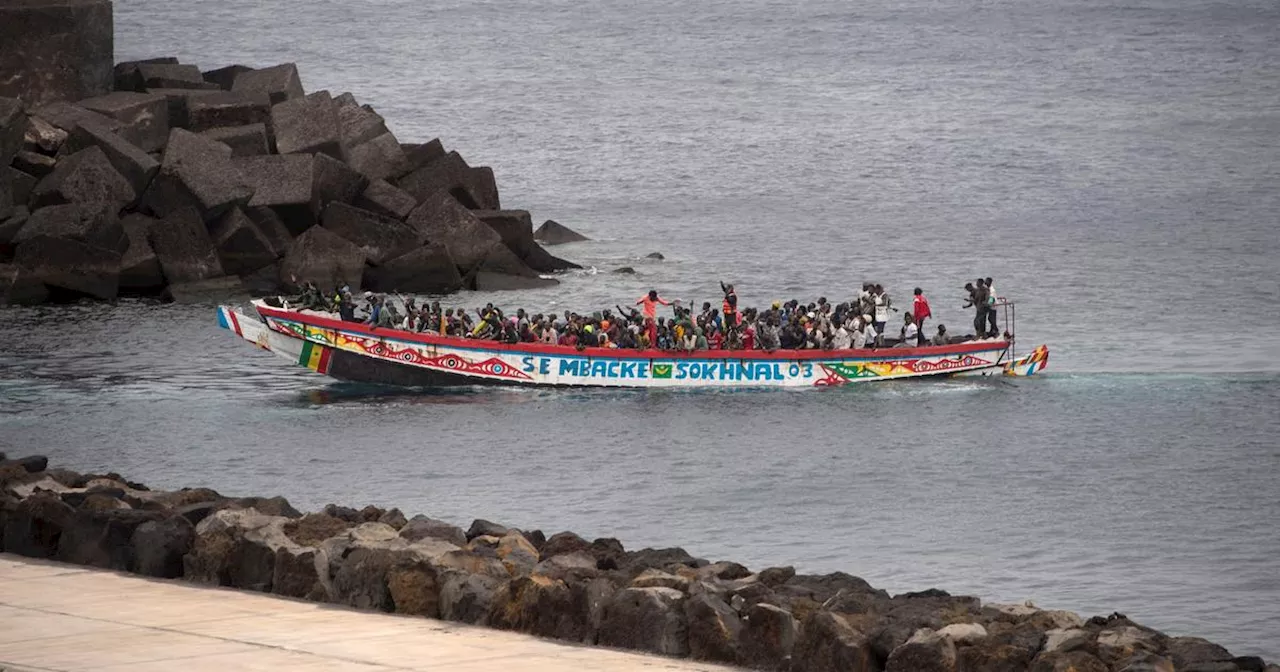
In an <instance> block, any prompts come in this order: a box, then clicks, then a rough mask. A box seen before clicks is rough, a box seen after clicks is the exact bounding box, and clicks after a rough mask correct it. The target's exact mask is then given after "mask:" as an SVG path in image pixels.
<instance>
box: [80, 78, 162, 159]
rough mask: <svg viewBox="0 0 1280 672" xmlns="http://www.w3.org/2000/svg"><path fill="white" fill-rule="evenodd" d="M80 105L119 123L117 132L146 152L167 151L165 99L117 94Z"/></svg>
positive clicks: (90, 99)
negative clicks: (165, 146) (165, 148)
mask: <svg viewBox="0 0 1280 672" xmlns="http://www.w3.org/2000/svg"><path fill="white" fill-rule="evenodd" d="M79 104H80V106H81V107H83V108H85V109H87V110H92V111H94V112H97V113H99V114H102V115H104V116H107V117H111V118H112V119H115V120H116V121H118V122H120V128H119V129H117V131H116V132H117V133H119V134H120V137H122V138H124V139H125V140H128V141H129V142H131V143H133V144H135V145H137V146H138V147H140V148H141V149H142V151H144V152H155V151H159V150H161V149H164V144H165V142H167V141H168V139H169V99H168V98H166V97H165V96H160V95H156V94H152V93H135V92H133V91H115V92H112V93H108V94H107V95H105V96H98V97H97V98H89V99H88V100H82V101H80V103H79Z"/></svg>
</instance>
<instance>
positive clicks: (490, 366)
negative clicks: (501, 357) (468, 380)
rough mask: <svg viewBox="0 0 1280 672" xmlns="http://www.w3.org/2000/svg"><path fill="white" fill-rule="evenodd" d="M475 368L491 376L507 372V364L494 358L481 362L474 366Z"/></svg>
mask: <svg viewBox="0 0 1280 672" xmlns="http://www.w3.org/2000/svg"><path fill="white" fill-rule="evenodd" d="M476 368H477V369H479V370H480V373H487V374H489V375H493V376H501V375H505V374H506V373H507V365H506V364H503V363H502V362H500V361H498V360H496V359H491V360H489V361H487V362H481V363H480V364H479V365H478V366H476Z"/></svg>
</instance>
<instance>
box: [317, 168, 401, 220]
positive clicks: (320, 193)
mask: <svg viewBox="0 0 1280 672" xmlns="http://www.w3.org/2000/svg"><path fill="white" fill-rule="evenodd" d="M313 159H314V161H315V163H314V164H313V165H312V168H311V171H312V178H313V180H312V184H311V194H312V205H313V207H314V208H315V210H316V212H317V213H322V212H324V208H325V206H327V205H329V204H330V203H348V204H350V203H353V202H354V201H355V200H356V199H357V198H358V197H359V196H360V193H361V192H362V191H364V190H365V185H366V184H367V183H368V180H367V179H366V178H365V176H363V175H361V174H360V173H359V172H357V171H356V170H355V169H353V168H351V167H350V166H348V165H347V164H345V163H343V162H341V161H339V160H337V159H335V158H333V157H331V156H329V155H328V154H316V155H314V157H313ZM358 207H364V206H358ZM365 209H366V210H369V209H370V208H365ZM375 212H376V210H375ZM380 214H383V213H380ZM398 219H400V220H403V219H404V218H403V217H400V218H398Z"/></svg>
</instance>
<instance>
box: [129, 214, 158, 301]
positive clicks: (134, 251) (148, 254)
mask: <svg viewBox="0 0 1280 672" xmlns="http://www.w3.org/2000/svg"><path fill="white" fill-rule="evenodd" d="M156 223H157V220H156V219H154V218H152V217H148V216H146V215H143V214H139V213H133V214H129V215H125V216H124V217H122V218H121V219H120V225H121V227H123V228H124V232H125V235H126V236H127V237H128V239H129V248H128V249H127V250H125V253H124V256H123V258H121V260H120V289H121V290H125V291H135V292H152V291H158V290H160V289H161V288H163V287H164V284H165V282H164V273H163V272H162V271H161V270H160V261H159V260H157V259H156V253H155V250H152V249H151V239H150V235H151V227H152V226H154V225H155V224H156Z"/></svg>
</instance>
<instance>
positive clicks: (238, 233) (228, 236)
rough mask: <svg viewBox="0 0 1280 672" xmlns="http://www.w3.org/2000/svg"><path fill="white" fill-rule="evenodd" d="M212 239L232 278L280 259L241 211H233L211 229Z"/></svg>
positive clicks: (221, 218)
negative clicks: (277, 258)
mask: <svg viewBox="0 0 1280 672" xmlns="http://www.w3.org/2000/svg"><path fill="white" fill-rule="evenodd" d="M209 236H210V238H212V239H213V244H214V246H215V247H216V248H217V249H218V258H219V259H221V260H222V269H223V270H224V271H226V272H227V273H229V274H232V275H246V274H249V273H252V272H254V271H256V270H258V269H260V268H262V267H264V266H268V265H270V264H272V263H275V260H276V256H277V255H276V250H275V248H274V247H273V246H272V244H271V241H269V240H267V237H266V236H264V235H263V234H262V231H261V230H259V229H258V225H257V224H255V223H254V222H253V220H252V219H250V218H249V216H248V215H246V214H245V213H244V211H243V210H241V209H240V208H232V209H230V210H228V211H227V212H226V213H224V214H223V215H222V216H221V217H219V218H218V219H217V221H215V222H214V223H213V225H212V226H211V227H210V229H209ZM281 252H283V250H281Z"/></svg>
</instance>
